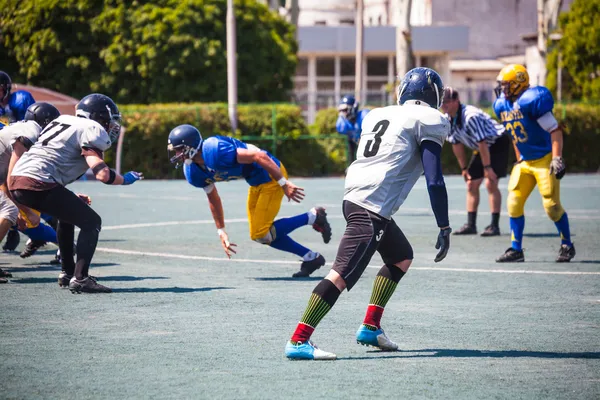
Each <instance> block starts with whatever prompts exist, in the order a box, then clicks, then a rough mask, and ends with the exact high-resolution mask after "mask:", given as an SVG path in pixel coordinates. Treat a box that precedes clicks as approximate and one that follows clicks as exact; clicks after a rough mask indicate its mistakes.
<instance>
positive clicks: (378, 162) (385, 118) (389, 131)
mask: <svg viewBox="0 0 600 400" xmlns="http://www.w3.org/2000/svg"><path fill="white" fill-rule="evenodd" d="M449 133H450V122H449V121H448V119H447V118H446V117H445V116H444V115H443V114H442V113H441V112H439V111H438V110H436V109H433V108H431V107H429V106H426V105H417V104H405V105H402V106H389V107H384V108H377V109H374V110H372V111H371V112H369V114H367V117H366V118H365V120H364V121H363V125H362V134H361V138H360V143H359V145H358V150H357V154H356V161H354V162H353V163H352V165H350V167H349V168H348V172H347V174H346V187H345V194H344V200H348V201H351V202H352V203H355V204H357V205H359V206H361V207H363V208H365V209H367V210H369V211H372V212H374V213H376V214H379V215H381V216H382V217H384V218H387V219H390V218H392V215H393V214H395V213H396V211H398V208H400V206H401V205H402V203H404V200H405V199H406V197H407V196H408V194H409V193H410V191H411V189H412V188H413V186H414V184H415V182H417V180H418V179H419V176H421V174H422V173H423V166H422V163H421V151H420V144H421V142H423V141H424V140H430V141H432V142H435V143H438V144H439V145H440V146H441V145H443V144H444V140H446V137H447V136H448V134H449Z"/></svg>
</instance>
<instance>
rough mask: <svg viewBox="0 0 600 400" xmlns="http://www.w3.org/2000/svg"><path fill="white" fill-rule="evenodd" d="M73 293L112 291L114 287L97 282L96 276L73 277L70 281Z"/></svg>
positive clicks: (70, 288)
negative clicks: (80, 278) (79, 278)
mask: <svg viewBox="0 0 600 400" xmlns="http://www.w3.org/2000/svg"><path fill="white" fill-rule="evenodd" d="M69 290H70V291H71V293H73V294H75V293H77V294H79V293H112V289H111V288H109V287H107V286H104V285H101V284H99V283H98V282H96V278H94V277H93V276H88V277H86V278H83V279H82V280H78V279H71V281H70V282H69Z"/></svg>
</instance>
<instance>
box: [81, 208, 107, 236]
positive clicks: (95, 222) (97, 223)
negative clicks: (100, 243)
mask: <svg viewBox="0 0 600 400" xmlns="http://www.w3.org/2000/svg"><path fill="white" fill-rule="evenodd" d="M79 229H81V230H95V231H98V232H100V231H101V230H102V218H100V216H99V215H98V214H97V213H96V212H94V215H93V217H92V216H90V218H89V219H86V220H85V221H84V222H83V223H82V224H80V225H79Z"/></svg>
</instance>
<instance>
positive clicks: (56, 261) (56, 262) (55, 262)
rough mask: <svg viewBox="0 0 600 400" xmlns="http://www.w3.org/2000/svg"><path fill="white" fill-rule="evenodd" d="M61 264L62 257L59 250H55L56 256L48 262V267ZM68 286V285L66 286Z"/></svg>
mask: <svg viewBox="0 0 600 400" xmlns="http://www.w3.org/2000/svg"><path fill="white" fill-rule="evenodd" d="M60 264H62V257H61V256H60V250H56V255H55V256H54V259H53V260H50V265H60ZM67 286H69V285H67Z"/></svg>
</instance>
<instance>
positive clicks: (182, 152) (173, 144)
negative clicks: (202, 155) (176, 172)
mask: <svg viewBox="0 0 600 400" xmlns="http://www.w3.org/2000/svg"><path fill="white" fill-rule="evenodd" d="M200 147H202V135H201V134H200V131H199V130H198V129H196V128H195V127H193V126H192V125H179V126H178V127H176V128H175V129H173V130H172V131H171V132H170V133H169V144H168V146H167V150H168V152H169V160H170V161H171V163H172V164H175V167H178V166H179V164H180V163H181V162H182V161H183V162H184V163H186V164H191V163H192V158H194V156H195V155H196V154H197V153H198V151H199V150H200ZM171 153H174V154H173V155H171Z"/></svg>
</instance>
